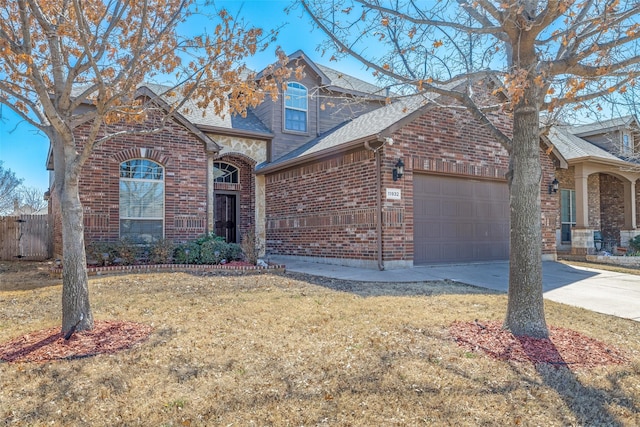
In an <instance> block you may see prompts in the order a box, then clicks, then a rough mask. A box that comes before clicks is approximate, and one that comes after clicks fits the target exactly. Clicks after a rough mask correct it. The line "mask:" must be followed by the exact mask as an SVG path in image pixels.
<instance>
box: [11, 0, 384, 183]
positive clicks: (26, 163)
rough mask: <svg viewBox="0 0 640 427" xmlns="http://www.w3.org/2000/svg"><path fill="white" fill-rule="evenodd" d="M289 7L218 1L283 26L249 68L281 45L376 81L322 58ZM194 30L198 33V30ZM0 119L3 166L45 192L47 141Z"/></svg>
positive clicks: (314, 36) (305, 22)
mask: <svg viewBox="0 0 640 427" xmlns="http://www.w3.org/2000/svg"><path fill="white" fill-rule="evenodd" d="M290 4H291V1H290V0H244V1H242V0H216V5H217V7H219V8H221V7H224V8H226V9H227V10H229V11H230V12H232V13H233V14H234V15H235V14H236V12H237V11H238V10H239V8H240V7H242V10H241V13H240V16H241V17H243V18H244V19H245V20H247V22H249V23H250V24H251V25H253V26H256V27H260V28H263V29H265V30H269V29H272V28H277V27H279V26H281V25H284V27H283V28H282V29H281V30H280V34H279V37H278V40H277V41H276V43H275V44H274V45H272V46H271V47H270V48H269V49H268V51H266V52H264V53H261V54H259V55H257V56H256V57H254V58H251V59H250V60H249V61H248V63H249V66H250V67H252V68H255V69H262V68H263V67H265V66H266V65H268V64H269V63H271V62H273V61H274V59H275V49H276V46H281V47H282V48H283V49H284V51H285V52H286V53H293V52H295V51H296V50H298V49H302V50H304V51H305V53H306V54H307V55H309V57H311V59H312V60H314V61H316V62H318V63H320V64H323V65H326V66H329V67H332V68H339V69H340V70H341V71H344V72H345V73H348V74H351V75H353V76H356V77H359V78H361V79H364V80H367V81H370V82H373V78H372V76H371V72H370V71H366V70H365V69H364V68H363V66H362V65H361V64H360V63H359V62H357V61H356V60H343V61H340V62H339V63H335V62H329V56H325V57H322V56H321V55H320V53H319V52H317V51H316V47H317V46H318V44H319V43H320V42H321V41H322V40H323V37H324V35H323V34H322V33H321V32H320V31H315V32H313V33H312V32H311V31H310V28H311V24H310V23H309V19H308V18H307V17H306V16H302V12H301V10H299V9H298V10H294V11H292V12H291V13H290V14H286V13H285V12H284V9H285V8H286V7H287V6H289V5H290ZM192 30H193V31H194V32H199V29H198V28H197V27H196V28H193V29H192ZM0 118H1V119H0V161H2V162H3V167H4V168H9V169H11V170H12V171H13V172H15V174H16V176H17V177H18V178H23V179H24V182H23V184H24V185H26V186H29V187H37V188H40V189H42V190H46V189H47V188H48V187H49V173H48V171H47V170H46V169H45V162H46V157H47V152H48V148H49V141H48V139H47V138H46V136H44V135H43V134H41V133H38V132H36V130H35V129H33V128H32V127H30V126H29V125H27V124H26V123H24V122H21V121H20V120H19V118H18V116H17V115H16V114H15V113H13V112H12V111H11V110H10V109H9V108H8V107H6V106H2V111H1V114H0Z"/></svg>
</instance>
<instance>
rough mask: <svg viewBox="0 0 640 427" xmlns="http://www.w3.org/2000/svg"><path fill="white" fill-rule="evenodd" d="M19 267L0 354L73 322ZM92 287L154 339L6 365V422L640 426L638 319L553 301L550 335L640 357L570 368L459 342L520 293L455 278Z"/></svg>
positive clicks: (214, 279)
mask: <svg viewBox="0 0 640 427" xmlns="http://www.w3.org/2000/svg"><path fill="white" fill-rule="evenodd" d="M9 264H12V263H3V265H2V266H0V267H3V269H4V271H3V273H2V276H0V344H2V343H5V342H7V341H9V340H11V339H14V338H16V337H19V336H22V335H25V334H27V333H29V332H32V331H38V330H42V329H46V328H51V327H57V325H58V324H59V316H60V295H61V289H60V285H59V280H58V279H49V278H48V276H46V270H45V271H44V273H43V271H41V272H40V273H38V272H37V270H35V268H34V269H32V270H31V275H32V276H33V277H32V279H29V277H30V276H28V275H25V274H12V273H11V271H10V270H11V266H10V265H9ZM33 280H35V282H32V281H33ZM90 290H91V298H92V304H93V308H94V316H95V318H96V320H98V321H100V320H102V321H106V320H121V321H130V322H139V323H143V324H145V325H149V326H151V327H152V333H151V335H150V337H149V339H148V340H146V341H144V342H142V343H139V344H137V345H135V346H134V347H133V348H131V349H129V350H124V351H120V352H118V353H115V354H101V355H97V356H93V357H86V358H79V359H72V360H54V361H49V362H46V363H36V362H26V363H7V362H2V361H0V378H1V379H2V387H1V388H0V420H3V421H4V425H29V426H33V425H60V426H62V425H92V426H93V425H96V426H101V425H105V426H107V425H108V426H117V425H127V426H131V425H145V426H146V425H155V426H162V425H167V426H170V425H175V426H200V425H202V426H211V425H224V426H228V425H238V426H249V425H258V426H265V425H273V426H287V425H291V426H302V425H305V426H315V425H331V426H346V425H358V426H359V425H362V426H374V425H385V426H388V425H456V426H464V425H468V426H476V425H523V426H528V425H544V426H566V425H628V426H633V425H640V340H639V339H638V337H640V323H638V322H633V321H630V320H623V319H619V318H614V317H609V316H605V315H601V314H596V313H592V312H589V311H586V310H582V309H577V308H573V307H568V306H564V305H560V304H556V303H553V302H550V301H547V302H546V310H547V320H548V323H549V324H550V325H554V326H557V327H563V328H568V329H572V330H575V331H578V332H581V333H583V334H584V335H586V336H588V337H592V338H596V339H598V340H601V341H603V342H605V343H606V344H607V345H609V346H612V348H617V349H620V350H621V351H623V352H624V353H625V354H626V356H627V358H628V360H629V361H628V362H627V363H624V364H621V365H608V366H601V367H596V368H589V369H588V368H579V367H578V368H572V367H571V366H570V365H569V367H568V368H567V367H565V366H554V365H549V364H538V365H534V364H532V363H528V362H513V361H511V362H509V361H499V360H496V359H494V358H492V357H489V356H488V355H486V354H485V353H483V352H482V350H481V349H480V348H478V349H477V350H469V349H467V348H463V347H461V346H460V345H458V344H457V343H456V342H455V341H454V340H453V339H452V337H451V335H450V329H449V328H450V325H451V324H452V323H454V322H455V321H466V322H473V321H474V320H475V319H480V321H481V322H490V321H493V320H498V321H499V320H501V319H502V317H503V315H504V311H505V307H506V296H504V295H502V294H494V293H490V292H489V291H486V290H482V289H478V288H473V287H468V286H465V285H461V284H456V283H451V282H446V283H443V282H437V283H418V284H408V285H382V286H380V285H374V284H358V283H351V282H341V281H337V280H323V281H318V280H317V279H316V278H312V277H307V276H302V275H293V274H255V275H235V274H233V275H212V274H202V275H192V274H186V273H164V274H146V275H121V276H112V277H95V278H92V279H91V280H90ZM72 339H73V338H72ZM0 424H2V422H0Z"/></svg>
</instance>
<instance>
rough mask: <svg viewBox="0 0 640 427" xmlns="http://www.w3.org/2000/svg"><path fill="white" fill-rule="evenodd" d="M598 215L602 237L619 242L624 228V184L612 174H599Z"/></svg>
mask: <svg viewBox="0 0 640 427" xmlns="http://www.w3.org/2000/svg"><path fill="white" fill-rule="evenodd" d="M600 189H601V190H602V191H601V192H600V216H601V221H602V237H603V238H604V239H613V240H615V241H616V242H617V243H618V244H620V230H622V229H624V184H623V183H622V181H620V179H618V178H616V177H615V176H613V175H608V174H604V173H601V174H600Z"/></svg>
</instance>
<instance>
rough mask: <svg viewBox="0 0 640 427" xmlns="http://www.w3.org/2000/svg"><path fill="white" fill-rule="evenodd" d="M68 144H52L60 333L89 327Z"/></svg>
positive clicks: (74, 177) (86, 283) (80, 230)
mask: <svg viewBox="0 0 640 427" xmlns="http://www.w3.org/2000/svg"><path fill="white" fill-rule="evenodd" d="M72 144H73V139H72V138H71V140H70V141H68V142H67V144H66V145H67V147H65V144H64V143H63V137H62V136H59V135H58V138H56V140H55V141H54V151H53V154H54V163H55V173H56V179H55V191H56V193H57V194H56V195H57V197H58V200H59V201H60V210H61V212H60V214H61V218H62V258H63V259H62V266H63V268H62V332H64V333H66V332H68V331H70V330H71V329H75V330H76V331H82V330H88V329H92V328H93V313H92V312H91V305H90V303H89V278H88V276H87V262H86V253H85V247H84V222H83V212H82V205H81V204H80V195H79V187H78V173H77V172H78V171H75V170H72V168H73V167H74V166H71V164H72V163H73V160H74V156H75V146H73V148H71V147H69V146H70V145H72ZM73 145H74V144H73ZM65 148H66V149H65ZM67 152H68V153H67ZM75 167H76V168H77V167H79V166H75Z"/></svg>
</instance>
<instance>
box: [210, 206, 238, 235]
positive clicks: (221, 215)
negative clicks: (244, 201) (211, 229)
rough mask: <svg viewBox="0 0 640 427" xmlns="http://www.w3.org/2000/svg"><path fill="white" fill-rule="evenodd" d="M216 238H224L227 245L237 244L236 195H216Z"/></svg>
mask: <svg viewBox="0 0 640 427" xmlns="http://www.w3.org/2000/svg"><path fill="white" fill-rule="evenodd" d="M215 199H216V200H215V206H216V212H215V220H216V236H221V237H224V238H225V240H226V241H227V243H236V242H237V240H236V236H237V232H236V227H237V210H236V209H237V202H236V195H235V194H216V195H215Z"/></svg>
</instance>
